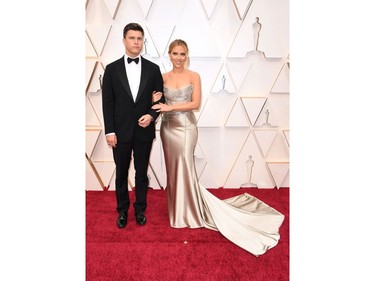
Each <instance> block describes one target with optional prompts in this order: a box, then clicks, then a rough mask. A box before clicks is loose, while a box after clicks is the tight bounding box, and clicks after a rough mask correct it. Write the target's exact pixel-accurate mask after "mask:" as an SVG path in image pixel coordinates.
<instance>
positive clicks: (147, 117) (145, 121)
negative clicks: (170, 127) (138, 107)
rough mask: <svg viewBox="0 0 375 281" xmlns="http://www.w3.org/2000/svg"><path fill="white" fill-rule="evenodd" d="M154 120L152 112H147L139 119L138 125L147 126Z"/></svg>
mask: <svg viewBox="0 0 375 281" xmlns="http://www.w3.org/2000/svg"><path fill="white" fill-rule="evenodd" d="M151 121H152V116H151V115H150V114H145V115H143V116H142V117H141V118H139V119H138V125H139V126H141V127H142V128H146V127H147V126H148V125H150V123H151Z"/></svg>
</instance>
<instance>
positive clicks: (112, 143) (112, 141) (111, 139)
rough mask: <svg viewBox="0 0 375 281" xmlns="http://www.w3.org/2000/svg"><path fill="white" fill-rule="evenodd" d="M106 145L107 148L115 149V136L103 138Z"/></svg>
mask: <svg viewBox="0 0 375 281" xmlns="http://www.w3.org/2000/svg"><path fill="white" fill-rule="evenodd" d="M105 139H106V141H107V144H108V146H109V147H116V145H117V137H116V135H108V136H106V137H105Z"/></svg>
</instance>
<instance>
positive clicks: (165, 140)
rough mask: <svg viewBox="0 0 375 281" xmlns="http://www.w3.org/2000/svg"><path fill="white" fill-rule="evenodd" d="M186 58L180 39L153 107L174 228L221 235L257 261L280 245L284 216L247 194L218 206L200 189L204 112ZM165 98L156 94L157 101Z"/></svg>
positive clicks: (171, 49)
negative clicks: (200, 118)
mask: <svg viewBox="0 0 375 281" xmlns="http://www.w3.org/2000/svg"><path fill="white" fill-rule="evenodd" d="M188 52H189V49H188V46H187V44H186V42H185V41H183V40H181V39H177V40H174V41H173V42H172V43H171V44H170V45H169V51H168V53H169V58H170V60H171V62H172V64H173V69H172V70H171V71H169V72H166V73H164V74H163V80H164V97H165V103H157V104H155V105H154V106H153V109H156V110H157V111H158V112H162V119H161V120H162V123H161V127H160V136H161V140H162V144H163V151H164V157H165V164H166V171H167V185H166V193H167V201H168V214H169V221H170V225H171V227H175V228H183V227H190V228H198V227H205V228H209V229H212V230H216V231H219V232H220V233H221V234H223V235H224V236H225V237H226V238H227V239H229V240H230V241H232V242H233V243H235V244H236V245H238V246H240V247H241V248H243V249H245V250H247V251H249V252H250V253H252V254H254V255H255V256H259V255H261V254H263V253H265V252H266V251H267V250H268V249H270V248H272V247H274V246H276V245H277V243H278V241H279V239H280V234H279V228H280V226H281V224H282V222H283V221H284V215H282V214H281V213H280V212H278V211H277V210H275V209H274V208H272V207H270V206H268V205H267V204H266V203H264V202H262V201H261V200H259V199H257V198H255V197H253V196H251V195H249V194H247V193H244V194H241V195H238V196H235V197H231V198H228V199H225V200H220V199H218V198H217V197H215V196H214V195H212V194H211V193H210V192H209V191H208V190H207V189H206V188H204V187H203V186H202V185H201V184H200V183H199V181H198V177H197V173H196V170H195V163H194V149H195V146H196V143H197V139H198V129H197V125H196V123H197V121H196V118H195V115H194V112H193V110H197V109H198V108H199V107H200V103H201V79H200V76H199V74H198V73H197V72H194V71H191V70H189V69H188V66H189V57H188ZM161 95H162V93H160V92H157V93H155V94H154V101H158V100H159V99H160V97H161Z"/></svg>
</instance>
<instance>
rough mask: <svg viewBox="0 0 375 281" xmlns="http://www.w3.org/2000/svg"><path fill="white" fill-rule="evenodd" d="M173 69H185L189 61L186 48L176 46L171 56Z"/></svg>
mask: <svg viewBox="0 0 375 281" xmlns="http://www.w3.org/2000/svg"><path fill="white" fill-rule="evenodd" d="M169 59H170V60H171V62H172V64H173V67H175V68H180V67H184V65H185V63H186V61H187V53H186V50H185V48H184V46H175V47H174V48H173V49H172V51H171V52H170V54H169Z"/></svg>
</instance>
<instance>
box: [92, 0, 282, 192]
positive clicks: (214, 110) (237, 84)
mask: <svg viewBox="0 0 375 281" xmlns="http://www.w3.org/2000/svg"><path fill="white" fill-rule="evenodd" d="M256 17H259V22H260V23H261V24H262V28H261V30H260V33H259V44H258V51H255V50H254V39H253V37H254V36H253V35H254V32H253V29H252V24H253V23H254V21H255V18H256ZM129 22H138V23H140V24H141V25H142V26H143V28H144V30H145V38H146V40H147V41H146V44H145V45H146V48H145V49H144V52H143V56H145V57H146V58H148V59H150V60H151V61H154V62H155V63H157V64H158V65H159V66H160V68H161V71H162V72H166V71H168V70H170V68H171V65H170V64H169V60H168V54H167V49H168V45H169V43H170V42H171V41H172V40H174V39H177V38H181V39H183V40H185V41H186V42H187V43H188V45H189V49H190V61H191V63H190V69H192V70H194V71H197V72H199V73H200V75H201V79H202V91H203V99H202V106H201V108H200V110H199V111H197V112H196V116H197V117H198V128H199V139H198V145H197V148H196V151H195V156H196V166H197V172H198V175H199V177H200V182H201V183H202V184H203V185H204V186H206V187H207V188H218V187H225V188H239V187H241V185H243V184H244V185H243V186H251V185H249V184H248V183H247V182H248V168H247V164H246V161H247V160H248V159H249V155H251V158H252V160H253V161H254V164H253V166H252V168H250V171H251V178H250V182H251V184H252V185H253V186H258V187H259V188H274V187H289V1H288V0H253V1H246V0H242V1H240V0H237V1H236V0H178V1H177V0H148V1H146V0H138V1H137V0H127V1H121V0H88V1H86V35H85V36H86V83H87V88H86V158H87V165H86V189H87V190H102V189H105V188H109V189H110V190H113V189H114V178H115V176H114V171H115V165H114V163H113V158H112V151H111V150H110V149H109V148H108V147H107V145H106V142H105V137H104V134H103V133H104V130H103V117H102V112H101V91H100V83H99V77H100V75H103V73H104V68H105V66H106V65H107V64H108V63H110V62H112V61H113V60H115V59H118V58H120V57H121V56H122V55H123V53H124V47H123V44H122V30H123V28H124V26H125V25H126V24H127V23H129ZM146 49H147V52H146ZM223 76H225V89H224V90H225V91H223V80H222V78H223ZM267 121H268V122H267ZM159 127H160V123H158V124H157V138H156V140H155V142H154V145H153V149H152V155H151V160H150V162H151V163H150V169H149V175H150V186H151V187H152V188H155V189H159V188H161V187H165V167H164V159H163V151H162V146H161V142H160V137H159ZM132 169H133V168H132ZM133 176H134V170H131V171H130V177H129V188H132V187H133V184H134V177H133Z"/></svg>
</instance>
